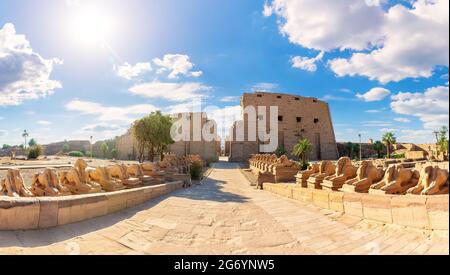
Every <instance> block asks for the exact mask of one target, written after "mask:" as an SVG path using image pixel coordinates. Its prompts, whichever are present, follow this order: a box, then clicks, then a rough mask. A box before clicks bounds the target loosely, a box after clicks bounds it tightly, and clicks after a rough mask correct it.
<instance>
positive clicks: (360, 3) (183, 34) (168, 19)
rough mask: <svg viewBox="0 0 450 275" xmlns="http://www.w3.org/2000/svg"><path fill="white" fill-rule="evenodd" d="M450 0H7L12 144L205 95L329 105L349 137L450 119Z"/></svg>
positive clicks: (4, 54)
mask: <svg viewBox="0 0 450 275" xmlns="http://www.w3.org/2000/svg"><path fill="white" fill-rule="evenodd" d="M448 17H449V16H448V0H436V1H434V2H433V1H431V2H430V1H416V2H415V1H395V2H392V1H383V0H381V1H376V0H343V1H329V0H324V1H317V0H314V1H312V0H271V1H263V0H261V1H259V0H227V1H218V0H190V1H185V0H165V1H156V0H150V1H149V0H130V1H119V0H108V1H106V0H103V1H102V0H90V1H83V0H79V1H77V0H70V1H69V0H68V1H61V0H40V1H32V0H15V1H7V0H0V74H1V75H0V144H4V143H7V144H19V143H20V142H22V138H21V132H22V131H23V129H27V130H28V131H29V132H30V136H31V137H34V138H36V139H37V140H38V141H39V142H40V143H47V142H52V141H61V140H64V139H88V138H89V136H90V135H93V136H94V139H96V140H98V139H104V138H108V137H113V136H115V135H119V134H122V133H124V132H125V131H126V129H127V128H128V126H129V123H130V122H131V121H132V120H133V119H135V118H138V117H140V116H142V115H143V114H145V113H147V112H150V111H152V110H156V109H161V110H163V111H165V112H171V111H173V110H184V109H185V108H186V106H189V104H188V102H189V100H190V99H192V98H199V99H202V100H203V101H202V102H203V104H204V105H215V106H217V107H219V108H225V109H223V110H225V113H227V114H229V113H233V112H236V111H237V110H238V109H239V108H238V107H237V106H238V105H239V96H240V95H241V94H242V93H243V92H248V91H252V90H255V89H259V90H267V91H273V92H285V93H290V94H298V95H302V96H312V97H317V98H320V99H323V100H326V101H327V102H329V104H330V107H331V113H332V118H333V122H334V124H335V131H336V136H337V140H338V141H348V140H352V141H356V140H357V139H358V133H362V136H363V139H364V140H368V139H369V138H372V139H375V140H377V139H380V137H381V135H382V134H383V133H384V132H385V131H389V130H391V131H394V132H395V133H396V135H397V137H398V138H399V140H400V141H405V142H433V136H432V132H433V130H434V129H437V128H439V127H440V126H442V125H448V59H449V56H448V52H449V38H448V30H449V23H448Z"/></svg>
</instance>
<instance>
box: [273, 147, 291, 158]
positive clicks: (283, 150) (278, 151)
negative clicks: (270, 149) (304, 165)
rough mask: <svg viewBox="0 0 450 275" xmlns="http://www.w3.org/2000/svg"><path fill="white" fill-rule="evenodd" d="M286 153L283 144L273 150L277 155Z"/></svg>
mask: <svg viewBox="0 0 450 275" xmlns="http://www.w3.org/2000/svg"><path fill="white" fill-rule="evenodd" d="M287 153H288V151H287V150H286V148H284V146H283V145H281V146H280V147H278V149H277V150H276V151H275V154H276V155H277V157H281V156H283V155H287Z"/></svg>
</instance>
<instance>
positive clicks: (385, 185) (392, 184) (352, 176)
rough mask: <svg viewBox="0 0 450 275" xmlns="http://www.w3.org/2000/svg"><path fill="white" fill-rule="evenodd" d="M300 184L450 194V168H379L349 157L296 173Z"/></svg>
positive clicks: (348, 189) (374, 191)
mask: <svg viewBox="0 0 450 275" xmlns="http://www.w3.org/2000/svg"><path fill="white" fill-rule="evenodd" d="M296 178H297V184H299V185H301V186H302V187H305V188H314V189H327V190H333V191H343V192H357V193H371V194H400V195H404V194H415V195H438V194H448V193H449V187H448V181H449V172H448V171H447V170H445V169H441V168H439V167H437V166H433V165H426V166H424V167H422V169H421V170H416V169H407V168H404V167H403V166H402V165H401V164H400V165H399V164H395V165H390V166H389V167H387V168H386V169H383V168H377V167H376V166H375V165H374V164H373V162H371V161H362V162H361V164H360V166H359V167H355V166H353V164H352V162H351V160H350V159H349V158H346V157H344V158H341V159H339V160H338V161H337V163H336V165H335V164H333V162H331V161H322V162H320V163H318V164H313V165H311V166H310V167H309V169H308V170H306V171H301V172H299V173H298V174H297V175H296Z"/></svg>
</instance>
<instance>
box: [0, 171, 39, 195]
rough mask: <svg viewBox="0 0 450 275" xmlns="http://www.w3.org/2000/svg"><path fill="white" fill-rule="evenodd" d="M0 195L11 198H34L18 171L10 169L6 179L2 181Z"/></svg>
mask: <svg viewBox="0 0 450 275" xmlns="http://www.w3.org/2000/svg"><path fill="white" fill-rule="evenodd" d="M0 195H5V196H9V197H34V195H33V193H31V191H30V190H29V189H28V188H27V187H26V186H25V183H24V181H23V177H22V175H21V174H20V171H19V170H17V169H8V172H7V173H6V178H5V179H3V180H2V181H1V184H0Z"/></svg>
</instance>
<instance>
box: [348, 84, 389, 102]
mask: <svg viewBox="0 0 450 275" xmlns="http://www.w3.org/2000/svg"><path fill="white" fill-rule="evenodd" d="M390 94H391V92H390V91H389V90H387V89H384V88H379V87H377V88H372V89H370V91H368V92H367V93H365V94H356V97H358V98H359V99H361V100H364V101H366V102H372V101H380V100H383V99H384V98H386V97H387V96H388V95H390Z"/></svg>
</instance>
